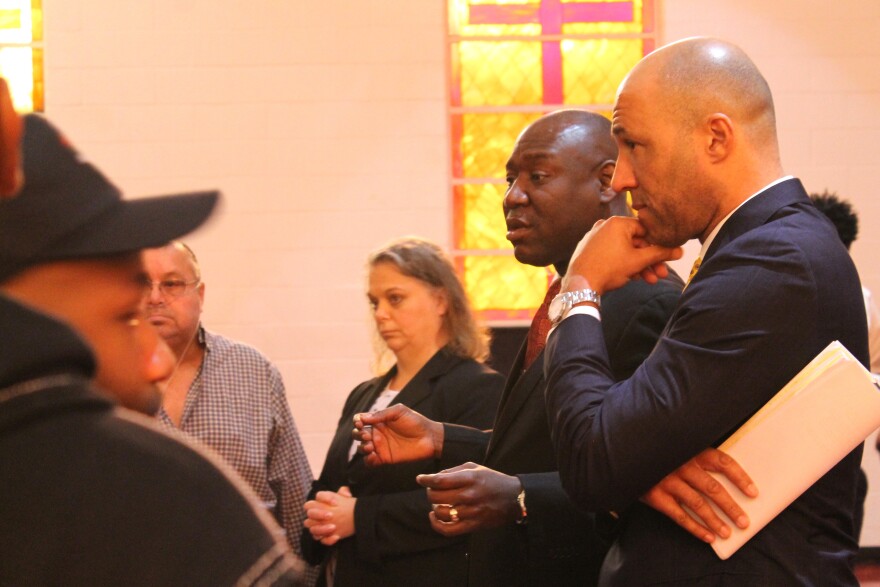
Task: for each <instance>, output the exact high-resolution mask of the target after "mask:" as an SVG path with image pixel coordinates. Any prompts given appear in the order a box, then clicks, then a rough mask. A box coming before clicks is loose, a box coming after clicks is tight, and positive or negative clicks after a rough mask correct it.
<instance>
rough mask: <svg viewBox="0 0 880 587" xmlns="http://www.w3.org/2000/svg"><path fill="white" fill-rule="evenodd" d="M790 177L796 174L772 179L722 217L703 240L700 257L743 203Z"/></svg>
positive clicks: (702, 256)
mask: <svg viewBox="0 0 880 587" xmlns="http://www.w3.org/2000/svg"><path fill="white" fill-rule="evenodd" d="M789 179H794V176H793V175H786V176H784V177H780V178H779V179H777V180H775V181H772V182H770V183H768V184H767V185H765V186H764V187H762V188H761V189H759V190H758V191H757V192H755V193H754V194H752V195H751V196H749V197H748V198H746V199H745V200H743V201H742V202H740V204H739V206H737V207H736V208H734V209H733V210H731V211H730V213H729V214H728V215H727V216H725V217H724V218H722V219H721V222H719V223H718V224H716V225H715V228H713V229H712V232H710V233H709V236H708V237H706V240H705V241H704V242H703V246H702V247H700V254H699V258H700V259H703V258H705V256H706V251H708V250H709V247H710V246H711V245H712V241H714V240H715V237H716V236H718V233H719V232H720V231H721V227H722V226H724V223H725V222H727V220H728V219H729V218H730V217H731V216H733V214H734V212H736V211H737V210H739V209H740V208H742V207H743V205H744V204H745V203H746V202H748V201H749V200H751V199H752V198H754V197H756V196H759V195H761V194H762V193H764V192H766V191H767V190H769V189H770V188H772V187H773V186H775V185H776V184H779V183H782V182H783V181H787V180H789Z"/></svg>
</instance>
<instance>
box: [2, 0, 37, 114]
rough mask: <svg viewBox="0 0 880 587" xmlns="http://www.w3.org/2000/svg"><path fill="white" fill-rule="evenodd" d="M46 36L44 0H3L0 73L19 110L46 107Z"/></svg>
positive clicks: (14, 104)
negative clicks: (42, 43)
mask: <svg viewBox="0 0 880 587" xmlns="http://www.w3.org/2000/svg"><path fill="white" fill-rule="evenodd" d="M42 39H43V11H42V2H41V0H0V76H2V77H3V78H5V79H6V81H7V83H8V84H9V90H10V93H11V94H12V103H13V106H14V107H15V109H16V110H19V111H25V112H26V111H32V110H42V109H43V50H42V48H41V47H39V45H38V44H39V43H40V42H41V41H42ZM35 44H36V45H35Z"/></svg>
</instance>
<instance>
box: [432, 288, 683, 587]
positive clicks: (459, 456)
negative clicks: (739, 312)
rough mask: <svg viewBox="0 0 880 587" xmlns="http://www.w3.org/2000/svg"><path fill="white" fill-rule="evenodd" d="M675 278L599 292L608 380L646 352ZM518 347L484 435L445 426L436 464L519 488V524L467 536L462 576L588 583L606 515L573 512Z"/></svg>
mask: <svg viewBox="0 0 880 587" xmlns="http://www.w3.org/2000/svg"><path fill="white" fill-rule="evenodd" d="M682 285H683V284H682V282H681V280H680V279H679V277H678V276H677V275H675V274H672V275H671V276H670V278H669V279H664V280H663V281H662V282H661V283H660V284H658V285H657V286H651V285H648V284H646V283H645V282H643V281H633V282H631V283H629V284H628V285H627V286H626V287H623V288H621V289H619V290H617V291H614V292H611V293H610V294H608V295H607V296H604V297H603V299H602V325H603V327H604V336H603V339H604V344H605V345H606V346H607V347H608V348H609V349H611V350H610V356H611V362H612V372H613V374H614V376H615V378H617V379H623V378H625V377H628V376H629V375H631V374H632V372H633V371H634V370H635V368H636V367H638V366H639V365H640V364H641V362H642V361H643V360H644V359H645V357H647V356H648V354H649V353H650V352H651V349H652V348H653V347H654V343H655V342H656V341H657V337H658V336H659V335H660V332H662V331H663V328H664V326H665V325H666V321H667V320H668V319H669V316H670V314H671V313H672V309H673V308H674V307H675V304H676V302H677V301H678V296H679V294H680V293H681V286H682ZM524 355H525V345H523V348H522V349H521V350H520V353H519V356H518V357H517V360H516V361H515V363H514V364H513V366H512V368H511V371H510V375H509V376H508V378H507V383H506V385H505V387H504V393H503V395H502V398H501V405H500V406H499V408H498V415H497V417H496V418H495V426H494V430H492V433H491V437H490V435H489V434H488V433H480V432H479V431H476V430H472V429H468V428H465V427H461V426H448V425H447V426H446V428H445V430H446V433H445V436H444V441H443V457H442V460H441V467H452V466H455V465H459V464H461V463H463V462H465V461H468V460H472V461H476V462H480V463H482V464H484V465H485V466H487V467H489V468H491V469H495V470H497V471H501V472H502V473H505V474H507V475H516V476H517V477H518V478H519V480H520V482H521V483H522V485H523V488H524V489H525V491H526V506H527V508H528V522H527V523H526V524H521V525H520V524H514V523H510V524H506V525H504V526H501V527H499V528H493V529H491V530H484V531H481V532H475V533H473V534H472V535H471V537H470V545H469V550H468V555H469V556H468V559H469V565H468V583H467V584H468V585H474V586H479V587H491V586H498V587H512V586H526V585H528V586H544V585H554V586H557V587H564V586H568V585H570V586H572V587H574V586H578V587H588V586H590V585H595V584H596V581H597V578H598V574H599V568H600V566H601V564H602V560H603V558H604V557H605V552H606V551H607V549H608V533H607V532H605V531H604V530H605V528H606V525H605V523H607V525H608V526H610V525H611V522H610V521H609V520H608V519H605V518H603V517H602V516H596V517H594V516H593V515H591V514H587V513H585V512H582V511H579V510H578V509H577V508H576V507H575V505H574V503H573V502H572V501H571V499H569V497H568V496H567V495H566V493H565V491H564V490H563V488H562V484H561V482H560V480H559V473H558V471H557V466H556V456H555V455H554V452H553V445H552V444H551V441H550V430H549V429H548V428H547V412H546V409H545V407H544V377H543V360H542V357H541V356H539V357H538V358H537V359H536V360H535V362H534V363H533V364H532V365H531V366H530V367H529V368H528V369H527V370H525V371H523V358H524ZM487 445H488V450H487ZM597 525H598V526H599V527H597Z"/></svg>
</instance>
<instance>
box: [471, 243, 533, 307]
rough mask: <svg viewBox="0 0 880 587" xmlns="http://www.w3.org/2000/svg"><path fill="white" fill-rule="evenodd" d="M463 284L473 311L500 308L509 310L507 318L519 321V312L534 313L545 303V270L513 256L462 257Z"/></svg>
mask: <svg viewBox="0 0 880 587" xmlns="http://www.w3.org/2000/svg"><path fill="white" fill-rule="evenodd" d="M464 281H465V288H466V290H467V291H468V293H469V295H470V297H471V304H473V307H474V309H475V310H477V311H486V310H494V309H499V308H500V309H504V310H509V311H511V314H510V318H515V317H516V318H522V316H521V315H519V314H518V312H517V311H518V310H534V309H535V308H537V307H538V306H540V305H541V302H542V301H543V300H544V294H545V293H546V291H547V270H546V269H544V268H543V267H532V266H531V265H523V264H522V263H520V262H518V261H517V260H516V259H515V258H514V257H513V256H510V257H500V256H499V257H496V256H486V257H465V259H464ZM495 317H496V318H499V316H497V315H496V316H495Z"/></svg>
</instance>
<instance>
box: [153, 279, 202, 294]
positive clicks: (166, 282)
mask: <svg viewBox="0 0 880 587" xmlns="http://www.w3.org/2000/svg"><path fill="white" fill-rule="evenodd" d="M199 281H201V280H199V279H193V280H192V281H184V280H182V279H163V280H162V281H145V282H144V288H145V289H146V293H147V295H148V296H149V295H150V294H152V293H153V288H154V287H158V288H159V293H160V294H161V295H162V296H163V297H166V298H179V297H180V296H182V295H183V294H185V293H186V290H187V288H188V287H189V286H191V285H196V284H198V283H199Z"/></svg>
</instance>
